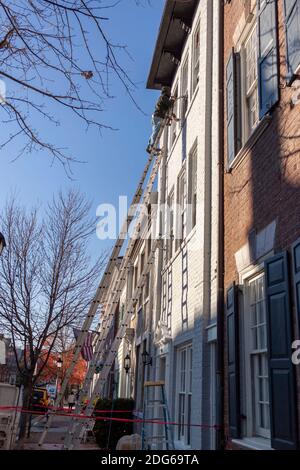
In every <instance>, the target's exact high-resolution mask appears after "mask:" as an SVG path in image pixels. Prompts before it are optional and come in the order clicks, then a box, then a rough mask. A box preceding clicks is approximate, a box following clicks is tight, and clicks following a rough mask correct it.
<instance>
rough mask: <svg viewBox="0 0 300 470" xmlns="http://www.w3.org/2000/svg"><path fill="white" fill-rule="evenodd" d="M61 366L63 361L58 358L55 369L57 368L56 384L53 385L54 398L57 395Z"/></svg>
mask: <svg viewBox="0 0 300 470" xmlns="http://www.w3.org/2000/svg"><path fill="white" fill-rule="evenodd" d="M62 365H63V361H62V359H61V357H59V358H58V359H57V360H56V367H57V376H56V384H55V392H56V398H57V395H58V384H59V371H60V369H61V368H62Z"/></svg>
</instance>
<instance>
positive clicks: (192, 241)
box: [119, 0, 219, 449]
mask: <svg viewBox="0 0 300 470" xmlns="http://www.w3.org/2000/svg"><path fill="white" fill-rule="evenodd" d="M218 4H219V2H218V0H201V1H200V3H199V7H198V11H197V12H196V15H195V19H194V24H193V29H192V32H191V34H190V35H189V38H188V41H187V43H186V45H185V49H184V51H183V56H182V57H183V58H185V57H186V52H187V51H188V50H189V60H190V67H189V72H190V75H189V83H191V56H192V49H191V48H192V38H193V33H194V30H195V27H196V25H197V24H198V20H199V18H200V21H201V23H200V48H201V54H200V80H199V84H198V91H197V92H196V94H195V95H194V97H192V98H191V97H190V108H189V112H188V115H187V124H186V125H187V135H186V142H187V148H186V150H187V156H188V155H189V152H190V150H191V149H192V147H193V145H194V143H195V141H196V139H197V142H198V160H197V191H198V205H197V220H196V227H195V229H193V230H192V232H191V233H190V234H189V235H188V237H187V241H186V244H187V251H188V329H187V330H186V331H183V330H182V317H181V311H182V308H181V295H182V266H181V263H182V255H181V252H180V251H179V252H178V253H177V256H175V257H174V259H173V261H172V276H173V285H172V294H173V295H172V317H171V334H172V342H171V343H169V344H168V346H166V347H165V348H163V349H162V350H160V349H159V348H157V350H156V351H155V348H154V347H153V345H152V348H151V349H152V354H153V355H155V356H156V357H155V366H153V367H152V368H150V369H149V370H148V373H149V376H148V378H150V377H151V378H152V379H160V378H161V377H159V356H160V355H162V356H166V360H167V362H166V391H167V396H168V403H169V407H170V412H171V420H175V421H177V420H178V417H177V414H176V409H177V408H176V397H177V393H176V373H175V371H176V354H175V352H176V348H177V347H179V346H180V345H183V344H185V343H187V342H192V343H193V381H192V422H193V423H194V424H203V420H206V422H205V424H215V423H209V422H207V416H204V414H203V410H207V409H208V410H209V407H210V405H211V397H210V394H209V386H210V384H209V380H208V379H207V377H209V376H210V374H209V367H210V365H209V360H208V359H209V356H208V346H207V344H206V339H207V333H206V326H207V324H208V323H209V322H210V321H214V320H215V318H216V313H217V271H216V269H217V252H218V150H219V143H218V105H219V101H218V100H219V89H218V60H219V58H218V36H217V31H218V8H217V6H218ZM212 5H213V8H212ZM212 12H213V17H212V16H210V14H212ZM212 30H213V31H214V34H213V37H212V42H211V31H212ZM211 55H212V57H213V59H212V70H211V73H212V80H211V75H210V69H209V67H208V63H209V61H210V58H211ZM182 63H183V61H182ZM180 74H181V67H179V69H178V72H177V74H176V77H175V79H174V84H176V83H177V80H178V78H179V77H180ZM179 95H180V88H179ZM210 95H212V100H213V102H212V111H210V107H209V106H210ZM211 139H212V141H211ZM160 146H161V147H163V142H162V139H161V142H160ZM208 162H210V172H208V166H207V165H208ZM186 165H188V161H186ZM181 168H182V134H181V135H179V137H178V139H177V142H176V143H175V145H174V148H173V149H172V152H171V153H170V154H169V156H168V162H167V195H168V194H169V192H170V191H171V189H172V188H173V187H174V188H175V192H174V194H175V202H176V197H177V186H176V185H177V178H178V175H179V173H180V170H181ZM210 173H211V174H210ZM186 174H188V166H187V167H186ZM207 178H210V184H211V188H210V194H211V201H208V199H207V197H206V196H207V195H206V193H205V190H206V191H207V187H208V186H209V185H208V186H207V184H206V183H207ZM158 187H159V185H158ZM158 200H160V197H159V196H158ZM208 204H209V207H208ZM209 210H211V214H210V217H211V221H210V223H209V224H206V223H205V221H206V219H205V213H206V217H207V213H208V211H209ZM208 238H209V240H210V242H209V243H207V244H206V246H204V240H207V239H208ZM210 250H211V251H210ZM205 257H206V259H208V263H206V264H205V263H204V259H205ZM156 263H157V257H156ZM165 268H166V266H164V269H165ZM154 271H155V266H154ZM157 276H160V273H157ZM153 279H155V276H154V275H153ZM209 287H210V290H207V289H208V288H209ZM205 289H206V290H205ZM205 292H206V293H207V292H210V298H209V299H208V300H207V296H205V295H204V294H205ZM156 294H157V293H156V283H155V282H154V283H153V285H152V289H151V293H150V295H151V297H152V301H153V303H152V304H153V318H154V319H155V318H156V317H157V313H159V312H157V309H156ZM161 294H162V293H161ZM124 296H125V294H124ZM155 329H156V323H155V321H154V322H153V326H152V331H151V332H150V339H151V340H153V338H154V333H155ZM121 349H122V348H120V354H119V367H120V368H121V367H122V366H121V361H122V359H121V358H122V353H121ZM123 373H124V372H123ZM176 429H177V428H176V427H175V429H174V430H175V431H176ZM205 432H206V434H209V432H208V431H203V432H202V431H201V429H200V428H192V430H191V434H192V438H191V447H192V449H201V448H203V447H205V448H207V442H208V438H209V436H207V435H205V434H204V433H205ZM204 442H205V444H204Z"/></svg>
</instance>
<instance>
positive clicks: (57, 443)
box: [22, 415, 100, 450]
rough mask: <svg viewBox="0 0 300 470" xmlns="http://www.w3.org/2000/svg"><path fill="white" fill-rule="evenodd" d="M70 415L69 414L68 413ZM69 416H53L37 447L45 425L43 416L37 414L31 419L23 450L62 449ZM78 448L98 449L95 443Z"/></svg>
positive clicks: (88, 443)
mask: <svg viewBox="0 0 300 470" xmlns="http://www.w3.org/2000/svg"><path fill="white" fill-rule="evenodd" d="M70 416H71V415H70ZM68 424H69V418H68V417H66V416H56V417H54V418H53V421H52V424H51V428H50V429H49V430H48V432H47V436H46V440H45V443H44V444H43V446H42V447H39V445H38V442H39V439H40V437H41V433H42V432H43V429H44V425H45V417H44V416H39V417H38V418H34V419H33V421H32V427H31V432H30V437H29V438H28V439H25V441H24V444H23V446H22V448H23V449H24V450H62V447H63V443H64V438H65V435H66V433H67V431H68ZM78 450H100V449H99V447H98V446H97V444H96V443H92V442H87V443H85V444H81V445H80V447H79V449H78Z"/></svg>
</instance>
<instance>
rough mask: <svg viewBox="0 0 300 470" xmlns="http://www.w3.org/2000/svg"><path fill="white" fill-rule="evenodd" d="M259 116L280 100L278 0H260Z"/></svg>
mask: <svg viewBox="0 0 300 470" xmlns="http://www.w3.org/2000/svg"><path fill="white" fill-rule="evenodd" d="M257 6H258V82H259V87H258V90H259V117H260V119H262V118H263V117H264V116H265V114H267V113H268V112H269V111H270V109H271V108H272V106H274V104H276V103H277V101H278V100H279V70H278V67H279V64H278V31H277V28H278V23H277V0H258V2H257Z"/></svg>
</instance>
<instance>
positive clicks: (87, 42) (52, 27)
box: [0, 0, 147, 171]
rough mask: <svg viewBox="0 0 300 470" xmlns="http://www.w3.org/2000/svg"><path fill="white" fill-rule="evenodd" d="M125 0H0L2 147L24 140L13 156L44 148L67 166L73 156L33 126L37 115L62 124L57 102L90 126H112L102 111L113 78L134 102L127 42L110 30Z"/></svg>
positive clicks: (0, 146)
mask: <svg viewBox="0 0 300 470" xmlns="http://www.w3.org/2000/svg"><path fill="white" fill-rule="evenodd" d="M120 1H121V0H102V1H100V0H0V22H1V32H2V33H1V34H0V80H2V81H3V83H5V85H6V96H1V93H0V111H1V120H2V122H4V123H6V124H7V126H6V129H7V133H6V138H4V140H3V141H2V142H1V143H0V149H1V148H3V147H4V146H6V145H8V144H9V143H11V142H12V140H14V139H16V138H18V137H25V140H24V139H22V145H21V149H20V152H18V154H17V155H16V158H17V157H18V156H19V155H21V154H23V153H24V152H31V151H32V150H38V151H41V150H46V151H47V152H49V153H50V154H51V156H52V157H53V158H54V159H57V160H59V161H60V162H61V163H62V164H63V165H64V166H65V168H66V170H67V171H69V169H70V162H71V161H72V160H73V158H72V157H71V156H70V155H68V154H67V153H66V151H65V150H64V149H61V148H60V147H59V146H58V145H57V144H55V143H54V142H53V139H52V140H48V139H47V138H46V137H45V136H42V135H40V129H36V127H35V125H34V123H35V122H37V118H38V120H39V121H40V122H41V123H42V122H43V119H44V118H45V119H46V120H47V121H50V122H51V123H52V124H54V125H58V124H59V118H58V116H59V110H58V108H57V106H56V105H58V106H60V107H62V108H65V109H67V110H69V111H70V112H71V113H73V115H74V117H77V118H79V119H81V120H82V121H83V123H84V124H85V125H86V126H87V127H90V126H95V127H96V128H98V129H102V128H103V127H109V126H107V125H106V124H104V123H103V122H102V120H101V119H100V117H99V114H100V113H101V112H102V111H103V107H104V104H105V102H106V100H107V99H109V98H111V92H110V84H111V80H112V78H116V79H117V80H118V81H119V82H121V84H122V85H123V86H124V88H125V90H126V92H127V93H128V94H129V96H130V98H131V99H132V100H133V101H134V102H135V99H134V95H133V91H134V88H135V84H134V83H133V81H132V80H131V78H130V77H129V75H128V74H127V72H126V70H125V68H124V67H123V66H122V65H121V63H122V54H124V53H125V54H127V50H126V46H125V45H122V44H119V43H115V42H113V40H112V39H111V38H110V35H109V30H110V22H109V17H108V16H107V15H108V14H109V11H110V9H111V8H115V7H117V5H118V4H119V3H120ZM126 1H128V0H126ZM130 1H132V0H130ZM134 2H135V4H136V5H141V4H143V3H144V4H145V3H147V0H134ZM2 94H4V91H2ZM135 103H136V102H135ZM136 105H137V104H136ZM137 106H138V105H137ZM9 124H10V126H9ZM9 128H10V131H9V130H8V129H9ZM53 135H55V133H53Z"/></svg>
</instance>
